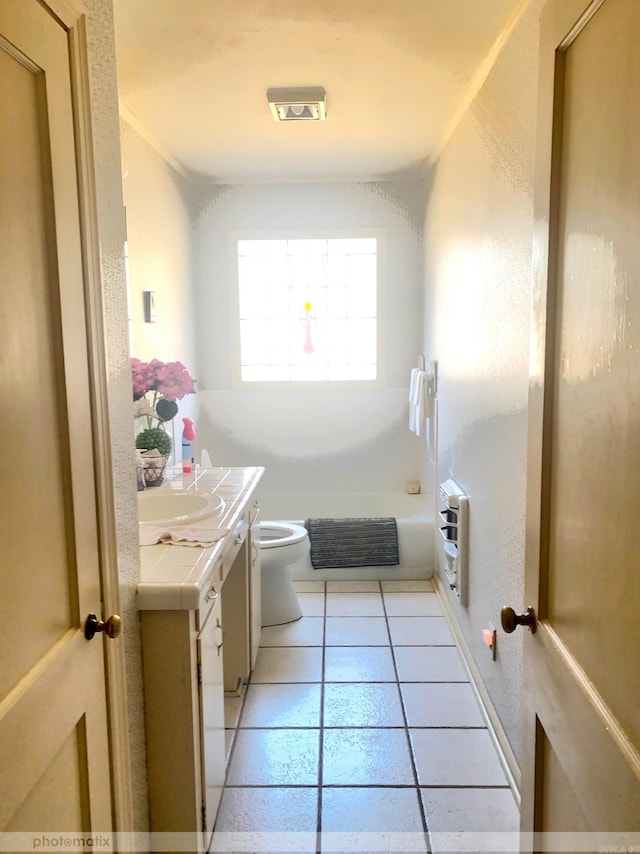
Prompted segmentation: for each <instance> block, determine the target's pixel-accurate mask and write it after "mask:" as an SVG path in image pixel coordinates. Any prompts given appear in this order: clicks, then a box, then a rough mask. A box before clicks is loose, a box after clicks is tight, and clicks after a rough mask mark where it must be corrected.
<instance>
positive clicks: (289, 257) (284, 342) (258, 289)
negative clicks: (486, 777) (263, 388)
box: [231, 229, 384, 384]
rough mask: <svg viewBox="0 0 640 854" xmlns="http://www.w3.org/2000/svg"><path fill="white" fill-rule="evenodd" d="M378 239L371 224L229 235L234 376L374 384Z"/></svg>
mask: <svg viewBox="0 0 640 854" xmlns="http://www.w3.org/2000/svg"><path fill="white" fill-rule="evenodd" d="M383 246H384V232H383V231H381V230H372V229H369V230H366V231H362V230H358V231H357V232H354V231H350V232H340V233H335V232H332V233H331V234H327V233H326V232H325V233H324V234H323V235H322V236H319V235H311V236H310V235H309V234H308V233H306V234H305V235H301V234H295V235H292V234H290V233H289V234H287V236H286V237H284V236H273V235H270V236H264V235H243V236H239V235H233V236H232V238H231V251H232V256H233V258H234V260H235V262H236V263H237V279H236V282H237V288H236V298H237V302H236V306H237V325H236V329H237V333H238V347H237V354H238V358H237V367H239V371H238V372H237V378H239V380H240V382H241V383H267V382H271V383H292V382H295V383H300V382H313V383H318V382H320V383H322V382H352V383H353V382H355V383H366V384H377V382H378V381H379V380H380V370H379V362H380V344H381V339H382V335H381V322H380V321H381V318H380V312H379V305H380V296H381V293H380V292H381V278H382V277H381V275H380V270H381V260H382V253H383ZM238 374H239V376H238Z"/></svg>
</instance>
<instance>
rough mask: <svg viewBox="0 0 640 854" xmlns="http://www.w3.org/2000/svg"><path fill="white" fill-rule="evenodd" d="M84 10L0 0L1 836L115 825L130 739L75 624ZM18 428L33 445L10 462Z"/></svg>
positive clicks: (97, 591) (85, 372) (88, 519)
mask: <svg viewBox="0 0 640 854" xmlns="http://www.w3.org/2000/svg"><path fill="white" fill-rule="evenodd" d="M72 7H73V10H72ZM84 26H85V11H84V9H83V8H82V7H81V6H80V5H78V7H77V9H75V5H74V4H69V3H48V2H47V0H2V2H0V80H1V81H2V85H1V86H0V105H1V112H2V119H3V120H2V122H0V210H1V211H2V219H3V232H6V234H9V233H10V235H11V238H10V239H9V240H4V241H3V246H2V252H0V281H2V286H1V287H0V363H1V364H2V378H0V388H1V389H2V398H3V399H7V400H10V401H12V403H11V404H10V405H9V406H8V407H7V408H6V409H5V410H3V415H2V418H1V419H0V422H1V423H0V471H2V486H3V500H2V513H1V514H0V531H1V536H2V544H3V546H2V549H3V554H2V561H3V571H1V572H0V602H2V606H3V607H2V631H1V633H0V634H1V635H2V637H1V639H0V647H1V652H0V659H1V662H2V663H1V665H0V757H1V764H2V771H1V772H0V837H1V836H2V834H3V833H4V832H7V834H8V837H9V836H10V833H9V832H28V831H34V830H36V829H39V830H41V831H49V830H50V831H51V832H52V834H51V835H52V837H55V839H54V841H55V840H57V838H58V837H57V834H55V833H54V831H56V830H58V831H63V830H64V831H69V832H70V836H73V835H74V833H73V832H74V831H81V832H82V834H83V837H85V838H87V837H88V836H89V835H90V833H91V832H93V831H95V832H100V833H102V832H105V831H109V830H110V829H111V828H112V827H113V816H114V812H115V807H116V802H115V801H114V800H113V799H112V786H111V782H112V779H113V780H115V778H116V775H115V773H113V772H112V769H113V764H114V763H115V762H119V760H118V759H117V758H114V757H115V756H116V755H117V754H118V753H124V750H119V748H118V749H114V750H113V751H111V750H110V745H109V732H110V730H109V720H108V716H107V702H108V701H107V689H106V679H107V677H106V675H105V659H106V657H107V655H109V656H110V657H111V658H112V659H113V660H115V658H116V655H114V650H113V649H109V650H108V652H106V651H105V649H104V647H105V646H106V644H98V643H87V641H86V640H85V637H84V627H85V618H86V615H87V614H88V613H89V612H90V611H94V610H97V609H98V608H99V607H100V601H101V591H102V590H105V597H106V595H107V593H106V588H105V587H104V586H103V580H104V579H105V578H106V577H107V572H106V571H105V572H104V573H101V566H100V555H101V552H102V548H103V547H102V545H101V539H100V536H99V532H101V531H102V525H103V520H102V517H101V516H100V515H99V511H98V506H97V505H98V502H99V500H100V498H104V497H105V494H106V492H107V489H108V487H105V486H103V485H101V484H100V482H99V481H97V478H96V474H95V473H96V472H97V471H99V470H100V469H101V466H102V461H101V460H99V459H98V458H97V454H98V452H97V451H96V448H98V447H100V448H101V447H102V444H101V442H102V440H101V439H100V438H99V437H100V434H101V428H100V425H99V424H98V422H97V419H94V418H93V417H92V401H95V406H96V408H97V409H100V407H101V406H102V408H103V409H102V411H106V408H105V407H106V400H105V399H104V396H103V392H102V391H101V389H100V388H99V387H98V384H97V383H96V382H94V376H95V373H96V372H97V371H98V370H99V368H98V367H96V368H95V370H94V368H93V365H96V366H99V365H101V364H103V361H104V359H103V357H102V356H101V347H102V344H101V343H100V340H101V338H102V336H101V333H100V331H99V325H98V323H99V322H98V321H97V317H98V314H97V312H96V316H95V319H92V320H91V321H90V320H89V319H88V318H90V317H91V318H93V314H92V311H93V309H92V308H90V307H89V306H88V300H91V299H93V296H94V295H95V298H96V299H97V298H98V295H99V292H100V283H99V282H96V281H95V280H94V281H91V279H92V276H93V274H92V272H90V271H92V270H94V269H96V266H95V264H98V267H97V269H98V270H99V269H100V268H99V259H98V258H97V251H98V249H97V243H98V241H97V240H94V239H93V238H92V239H88V240H87V239H84V241H83V234H82V224H84V225H86V226H87V232H86V233H87V235H89V234H91V235H93V231H92V229H91V226H90V225H89V221H88V220H89V217H90V215H89V214H88V213H85V206H84V203H85V201H86V193H85V190H86V191H87V192H89V185H90V182H91V178H90V177H89V176H88V171H89V170H88V169H86V168H85V167H86V164H87V157H88V154H89V151H88V145H90V141H87V137H88V136H89V134H87V133H86V132H85V131H86V130H87V128H90V127H91V124H90V122H88V121H87V118H88V117H87V116H86V114H85V115H84V121H83V115H82V114H83V112H84V110H85V107H84V94H85V93H87V97H88V92H89V89H88V79H87V77H86V70H87V69H86V67H85V63H84V61H83V58H82V44H83V38H84V36H83V33H84ZM80 194H81V195H82V196H83V200H82V205H81V204H80V199H79V195H80ZM91 206H92V205H91V202H88V203H87V205H86V210H88V209H89V208H91ZM5 219H6V228H5ZM93 243H95V244H96V247H94V246H92V244H93ZM94 262H95V264H94ZM88 324H89V326H88ZM89 333H90V334H89ZM88 389H91V394H89V393H88V391H87V390H88ZM29 413H37V417H29ZM25 416H26V417H25ZM16 435H20V440H21V442H22V443H23V445H24V448H28V449H30V450H29V452H28V453H24V454H20V460H19V464H18V463H17V460H16V455H15V449H14V448H12V447H11V442H10V437H11V436H16ZM94 441H95V445H94ZM9 567H11V568H12V569H11V570H9V569H8V568H9ZM5 568H6V570H7V571H4V569H5ZM101 576H103V577H101ZM110 595H111V594H109V596H110ZM114 610H115V608H114ZM110 625H111V628H110V629H108V630H107V631H113V623H111V624H110ZM113 688H114V691H113V692H112V696H115V695H117V692H118V690H119V689H118V688H117V686H115V684H113ZM125 726H126V724H125ZM118 786H119V784H118ZM118 786H116V785H114V786H113V791H114V792H115V791H117V790H119V789H118ZM8 837H7V839H8ZM8 844H10V843H8ZM34 844H36V843H34ZM15 845H16V846H19V848H20V850H25V849H24V847H23V846H26V845H27V843H26V841H23V842H22V843H21V844H20V843H18V842H16V843H15Z"/></svg>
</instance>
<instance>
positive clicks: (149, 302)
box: [142, 291, 157, 323]
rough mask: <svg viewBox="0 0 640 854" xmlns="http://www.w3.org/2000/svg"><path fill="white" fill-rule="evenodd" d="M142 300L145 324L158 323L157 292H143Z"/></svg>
mask: <svg viewBox="0 0 640 854" xmlns="http://www.w3.org/2000/svg"><path fill="white" fill-rule="evenodd" d="M142 298H143V302H144V322H145V323H155V322H156V319H157V317H156V292H155V291H142Z"/></svg>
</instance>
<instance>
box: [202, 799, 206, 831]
mask: <svg viewBox="0 0 640 854" xmlns="http://www.w3.org/2000/svg"><path fill="white" fill-rule="evenodd" d="M206 829H207V808H206V807H205V805H204V804H203V805H202V830H203V831H206Z"/></svg>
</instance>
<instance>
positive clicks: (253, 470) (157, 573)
mask: <svg viewBox="0 0 640 854" xmlns="http://www.w3.org/2000/svg"><path fill="white" fill-rule="evenodd" d="M263 474H264V469H263V468H262V467H255V466H252V467H242V468H241V467H234V468H226V467H213V468H208V469H201V468H198V469H197V470H196V472H195V473H194V474H183V473H182V471H181V470H180V469H179V468H176V469H173V470H171V469H170V470H167V474H166V476H165V480H166V482H165V483H163V484H162V486H159V487H153V489H154V490H155V489H163V490H171V489H180V490H183V489H187V490H189V489H193V490H197V491H198V492H206V493H209V494H216V495H219V496H221V497H222V498H223V499H224V501H225V505H226V506H225V510H224V513H223V515H222V516H221V517H220V518H219V519H216V522H215V525H216V527H217V528H226V529H228V531H229V534H228V535H227V536H226V537H224V538H223V539H221V540H220V541H219V542H217V543H215V545H213V546H211V547H210V548H202V547H201V546H180V545H164V544H158V545H155V546H141V547H140V583H139V584H138V588H137V592H138V610H140V611H145V610H193V609H195V608H197V607H198V606H199V603H200V599H201V595H202V592H203V591H204V590H206V589H207V587H208V585H209V584H210V583H211V579H212V578H213V576H214V575H215V573H216V571H217V570H218V569H219V565H220V562H221V560H222V558H223V557H224V555H225V552H227V551H228V549H229V548H230V547H232V545H233V542H234V538H235V535H236V533H237V532H238V530H239V529H241V528H242V527H243V526H246V519H247V516H248V511H249V508H250V504H251V499H252V498H253V496H254V492H255V489H256V486H257V484H258V482H259V480H260V478H261V477H262V475H263ZM198 524H199V525H201V526H202V527H207V526H208V524H209V525H210V520H207V519H202V520H201V521H200V522H199V523H194V526H196V525H198Z"/></svg>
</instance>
